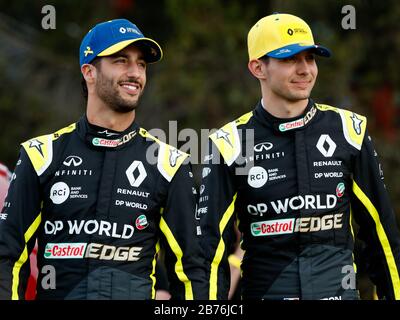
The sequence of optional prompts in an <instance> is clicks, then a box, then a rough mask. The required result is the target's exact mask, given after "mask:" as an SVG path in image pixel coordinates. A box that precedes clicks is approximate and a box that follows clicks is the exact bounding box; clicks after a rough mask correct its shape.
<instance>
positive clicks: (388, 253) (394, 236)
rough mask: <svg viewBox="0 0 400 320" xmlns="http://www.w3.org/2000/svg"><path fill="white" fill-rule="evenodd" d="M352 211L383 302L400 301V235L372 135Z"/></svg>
mask: <svg viewBox="0 0 400 320" xmlns="http://www.w3.org/2000/svg"><path fill="white" fill-rule="evenodd" d="M351 206H352V212H353V215H354V219H355V221H356V222H357V224H358V225H359V227H360V228H359V233H358V237H359V238H360V239H361V240H363V241H364V242H365V245H366V246H365V250H363V253H362V254H361V255H362V256H363V260H365V261H366V264H367V265H366V270H367V272H368V274H369V276H370V278H371V280H372V281H373V282H374V284H375V285H376V287H377V293H378V297H379V298H381V299H390V300H394V299H396V300H399V299H400V273H399V271H400V235H399V231H398V228H397V225H396V219H395V215H394V212H393V209H392V207H391V202H390V199H389V195H388V192H387V190H386V187H385V184H384V182H383V171H382V167H381V164H380V163H379V160H378V157H377V154H376V151H375V149H374V146H373V144H372V141H371V138H370V137H369V135H368V132H366V133H365V136H364V140H363V144H362V147H361V151H360V153H359V154H358V156H357V157H356V160H355V166H354V175H353V194H352V203H351Z"/></svg>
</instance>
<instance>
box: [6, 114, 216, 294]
mask: <svg viewBox="0 0 400 320" xmlns="http://www.w3.org/2000/svg"><path fill="white" fill-rule="evenodd" d="M187 157H188V155H187V154H185V153H183V152H180V151H179V150H177V149H175V148H173V147H171V146H169V145H167V144H165V143H162V142H160V141H159V140H157V139H156V138H154V137H152V136H151V135H150V134H149V133H148V132H147V131H146V130H144V129H142V128H140V127H139V126H138V125H137V124H136V123H135V122H134V123H133V124H132V125H131V126H130V127H129V128H128V129H127V130H125V131H124V132H122V133H118V132H113V131H111V130H106V129H104V128H100V127H97V126H93V125H91V124H89V123H88V121H87V119H86V117H85V116H84V117H82V119H81V120H79V121H78V122H77V123H74V124H72V125H70V126H68V127H66V128H64V129H61V130H59V131H57V132H56V133H54V134H49V135H44V136H40V137H37V138H34V139H31V140H29V141H27V142H25V143H23V144H22V148H21V151H20V157H19V160H18V162H17V166H16V169H15V175H14V176H13V180H12V182H11V186H10V189H9V194H8V196H7V199H6V203H5V206H4V208H3V211H2V213H1V219H0V298H1V299H23V298H24V291H25V289H26V284H27V279H28V276H29V272H30V268H29V258H28V257H29V253H30V252H31V250H32V248H33V246H34V244H35V240H36V238H37V239H38V244H39V250H38V257H37V258H38V268H39V277H38V286H37V298H38V299H138V300H141V299H152V298H153V299H154V297H155V289H154V288H155V281H156V279H155V276H154V274H155V265H156V256H157V253H158V251H159V249H160V247H161V248H162V247H165V250H166V253H165V262H166V266H167V270H168V275H169V281H170V288H169V290H170V292H171V294H172V297H173V298H175V299H205V298H207V292H208V287H207V283H206V270H205V267H204V256H203V253H202V250H201V248H200V241H199V240H200V239H199V236H198V234H199V230H200V229H199V222H198V221H197V220H196V214H195V208H196V195H195V193H196V190H195V189H194V179H193V174H192V172H191V168H190V164H189V163H186V161H185V160H187V159H186V158H187ZM184 162H185V163H184Z"/></svg>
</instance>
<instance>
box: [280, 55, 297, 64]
mask: <svg viewBox="0 0 400 320" xmlns="http://www.w3.org/2000/svg"><path fill="white" fill-rule="evenodd" d="M295 61H296V56H291V57H288V58H284V59H282V62H284V63H293V62H295Z"/></svg>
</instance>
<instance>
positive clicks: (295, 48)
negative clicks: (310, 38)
mask: <svg viewBox="0 0 400 320" xmlns="http://www.w3.org/2000/svg"><path fill="white" fill-rule="evenodd" d="M306 50H312V51H313V52H314V53H315V54H317V55H319V56H322V57H330V56H331V51H330V50H329V49H328V48H325V47H322V46H320V45H317V44H312V45H302V44H297V43H296V44H290V45H288V46H285V47H282V48H279V49H276V50H274V51H271V52H268V53H267V54H266V56H268V57H271V58H276V59H285V58H289V57H291V56H294V55H295V54H298V53H300V52H302V51H306Z"/></svg>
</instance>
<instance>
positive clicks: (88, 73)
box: [81, 63, 97, 83]
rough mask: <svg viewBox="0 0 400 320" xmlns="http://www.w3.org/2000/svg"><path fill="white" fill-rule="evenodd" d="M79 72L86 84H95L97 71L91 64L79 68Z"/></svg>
mask: <svg viewBox="0 0 400 320" xmlns="http://www.w3.org/2000/svg"><path fill="white" fill-rule="evenodd" d="M81 72H82V76H83V78H84V79H85V80H86V82H87V83H93V82H95V79H96V76H97V73H96V72H97V70H96V67H95V66H94V65H92V64H88V63H85V64H84V65H82V67H81Z"/></svg>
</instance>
